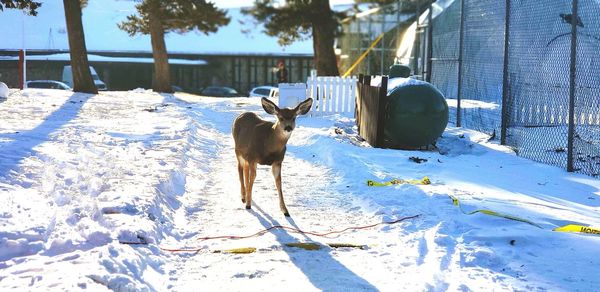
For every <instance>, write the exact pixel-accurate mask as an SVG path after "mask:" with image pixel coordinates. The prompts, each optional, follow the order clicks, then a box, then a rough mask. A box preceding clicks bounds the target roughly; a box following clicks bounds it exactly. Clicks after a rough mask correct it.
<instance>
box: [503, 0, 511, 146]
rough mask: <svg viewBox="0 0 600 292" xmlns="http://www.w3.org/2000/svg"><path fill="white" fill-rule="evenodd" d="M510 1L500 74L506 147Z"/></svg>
mask: <svg viewBox="0 0 600 292" xmlns="http://www.w3.org/2000/svg"><path fill="white" fill-rule="evenodd" d="M510 1H512V0H506V12H505V15H504V67H503V72H502V117H501V129H500V144H501V145H506V132H507V130H508V119H509V117H508V104H507V103H508V95H509V93H510V91H509V90H510V88H509V86H510V85H509V84H508V65H509V61H508V58H509V54H508V50H509V45H508V41H509V40H510Z"/></svg>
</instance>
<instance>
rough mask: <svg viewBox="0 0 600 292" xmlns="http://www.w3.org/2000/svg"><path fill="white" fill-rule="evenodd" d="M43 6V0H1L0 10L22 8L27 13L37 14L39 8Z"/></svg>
mask: <svg viewBox="0 0 600 292" xmlns="http://www.w3.org/2000/svg"><path fill="white" fill-rule="evenodd" d="M40 6H42V2H37V1H31V0H0V11H3V10H4V8H6V9H20V10H24V11H25V12H26V13H27V14H29V15H33V16H36V15H37V9H38V8H40Z"/></svg>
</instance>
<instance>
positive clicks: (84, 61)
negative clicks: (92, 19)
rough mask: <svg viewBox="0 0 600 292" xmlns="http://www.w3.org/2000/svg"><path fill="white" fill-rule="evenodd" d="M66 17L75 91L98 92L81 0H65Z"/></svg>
mask: <svg viewBox="0 0 600 292" xmlns="http://www.w3.org/2000/svg"><path fill="white" fill-rule="evenodd" d="M63 4H64V8H65V19H66V22H67V32H68V35H69V52H70V55H71V71H72V73H73V91H75V92H85V93H94V94H97V93H98V89H97V88H96V85H94V79H92V73H91V72H90V66H89V64H88V58H87V49H86V47H85V35H84V34H83V24H82V23H81V3H80V0H63Z"/></svg>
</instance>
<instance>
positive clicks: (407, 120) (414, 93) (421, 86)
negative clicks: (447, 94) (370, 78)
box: [384, 78, 448, 149]
mask: <svg viewBox="0 0 600 292" xmlns="http://www.w3.org/2000/svg"><path fill="white" fill-rule="evenodd" d="M387 100H388V104H387V107H386V111H385V126H384V137H385V140H386V144H388V145H389V147H393V148H402V149H416V148H419V147H423V146H427V145H430V144H432V143H433V142H435V140H436V139H437V138H438V137H440V136H441V135H442V133H443V132H444V129H446V125H447V124H448V104H447V103H446V99H444V96H443V95H442V93H441V92H440V91H439V90H438V89H437V88H435V87H434V86H433V85H431V84H430V83H427V82H425V81H420V80H416V79H411V78H390V79H389V81H388V92H387Z"/></svg>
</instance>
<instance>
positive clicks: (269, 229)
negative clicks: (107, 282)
mask: <svg viewBox="0 0 600 292" xmlns="http://www.w3.org/2000/svg"><path fill="white" fill-rule="evenodd" d="M419 216H421V214H418V215H414V216H408V217H402V218H399V219H396V220H393V221H384V222H379V223H375V224H371V225H365V226H352V227H347V228H344V229H342V230H336V231H330V232H325V233H319V232H313V231H303V230H300V229H298V228H295V227H289V226H283V225H273V226H271V227H269V228H267V229H264V230H261V231H259V232H256V233H254V234H251V235H245V236H237V235H221V236H206V237H200V238H197V239H198V240H199V241H205V240H213V239H245V238H250V237H255V236H261V235H263V234H265V233H267V232H269V231H271V230H273V229H283V230H288V231H291V232H293V233H299V234H308V235H313V236H319V237H327V236H329V235H332V234H339V233H343V232H346V231H348V230H360V229H367V228H372V227H375V226H379V225H384V224H386V225H390V224H396V223H399V222H402V221H406V220H410V219H415V218H417V217H419ZM119 243H121V244H129V245H147V244H148V243H146V242H127V241H120V242H119ZM159 248H160V249H161V250H163V251H168V252H199V251H201V250H202V248H193V249H169V248H162V247H159Z"/></svg>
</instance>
